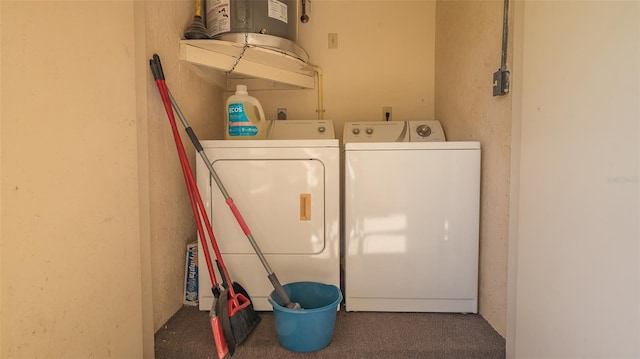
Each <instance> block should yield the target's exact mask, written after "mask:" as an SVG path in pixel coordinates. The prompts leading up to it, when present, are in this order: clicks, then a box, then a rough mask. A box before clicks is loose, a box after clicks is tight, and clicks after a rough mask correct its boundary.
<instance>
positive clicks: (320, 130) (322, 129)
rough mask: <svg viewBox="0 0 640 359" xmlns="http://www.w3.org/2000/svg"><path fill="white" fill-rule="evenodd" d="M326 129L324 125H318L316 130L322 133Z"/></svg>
mask: <svg viewBox="0 0 640 359" xmlns="http://www.w3.org/2000/svg"><path fill="white" fill-rule="evenodd" d="M326 130H327V129H326V127H324V126H320V127H318V132H320V133H324V131H326Z"/></svg>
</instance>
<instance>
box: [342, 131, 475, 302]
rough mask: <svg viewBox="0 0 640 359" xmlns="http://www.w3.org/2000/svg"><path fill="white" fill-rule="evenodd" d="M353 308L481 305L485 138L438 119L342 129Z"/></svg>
mask: <svg viewBox="0 0 640 359" xmlns="http://www.w3.org/2000/svg"><path fill="white" fill-rule="evenodd" d="M343 140H344V157H345V159H344V166H345V167H344V176H345V178H344V183H345V184H344V186H345V188H344V240H345V244H344V246H345V254H344V256H345V287H344V292H345V304H346V309H347V311H385V312H462V313H477V311H478V252H479V242H478V238H479V203H480V144H479V142H447V141H445V136H444V132H443V131H442V127H441V125H440V123H439V122H438V121H407V122H403V121H397V122H396V121H390V122H381V121H379V122H350V123H349V122H348V123H346V124H345V127H344V136H343Z"/></svg>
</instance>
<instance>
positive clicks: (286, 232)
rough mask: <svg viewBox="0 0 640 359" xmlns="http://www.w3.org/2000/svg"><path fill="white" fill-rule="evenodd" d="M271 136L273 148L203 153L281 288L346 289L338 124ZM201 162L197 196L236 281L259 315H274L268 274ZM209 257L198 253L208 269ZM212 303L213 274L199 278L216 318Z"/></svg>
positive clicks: (280, 130) (272, 130)
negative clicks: (318, 285)
mask: <svg viewBox="0 0 640 359" xmlns="http://www.w3.org/2000/svg"><path fill="white" fill-rule="evenodd" d="M267 133H268V135H267V138H270V139H267V140H210V141H202V147H203V149H204V151H205V153H206V155H207V157H208V158H209V160H210V161H211V162H212V164H213V168H214V169H215V170H216V173H217V175H218V176H219V177H220V180H221V181H222V183H223V184H224V186H225V188H226V189H227V192H228V193H229V196H230V197H231V198H233V200H234V203H235V205H236V206H237V208H238V210H239V211H240V213H241V214H242V216H243V218H244V220H245V222H246V223H247V225H248V227H249V229H250V230H251V233H252V235H253V237H254V238H255V240H256V242H257V244H258V246H259V247H260V249H261V251H262V252H263V253H264V255H265V258H266V259H267V261H268V263H269V265H270V267H271V269H272V270H273V271H274V272H275V273H276V274H277V276H278V279H279V280H280V282H281V283H282V284H283V285H284V284H286V283H290V282H296V281H315V282H322V283H327V284H333V285H336V286H339V285H340V230H339V228H340V204H339V182H340V175H339V170H340V162H339V161H340V159H339V157H340V150H339V145H338V140H337V139H335V132H334V129H333V124H332V122H331V121H292V120H285V121H273V122H271V123H269V124H268V131H267ZM292 138H293V139H292ZM196 157H197V158H196V178H197V179H196V181H197V184H198V189H199V191H200V194H201V196H202V199H203V202H204V205H205V207H206V210H207V213H208V214H209V219H210V220H211V223H212V228H213V232H214V235H215V237H216V241H217V243H218V246H219V248H220V251H221V253H222V257H223V260H224V262H225V265H226V267H227V269H228V271H229V274H230V276H231V279H232V280H233V281H236V282H238V283H240V284H241V285H242V286H243V287H244V288H245V289H246V290H247V292H248V293H249V295H250V296H251V300H252V303H253V306H254V308H255V309H256V310H258V311H268V310H272V307H271V305H270V304H269V303H268V301H267V297H268V296H269V294H270V293H271V291H272V290H273V286H272V285H271V282H270V281H269V279H268V278H267V272H266V270H265V268H264V267H263V265H262V263H261V262H260V260H259V258H258V256H257V255H256V252H255V251H254V249H253V247H252V246H251V244H250V242H249V240H248V239H247V237H246V235H245V234H244V232H243V231H242V229H241V228H240V226H239V225H238V223H237V221H236V219H235V217H234V216H233V214H232V213H231V210H230V209H229V207H228V205H227V204H226V202H225V200H224V197H223V195H222V193H221V192H220V190H219V189H218V187H217V185H216V184H215V182H214V181H213V180H212V178H211V176H210V173H209V171H208V169H207V167H206V166H205V163H204V162H203V160H202V158H201V157H200V156H196ZM198 243H199V244H200V241H198ZM202 253H203V251H202V249H201V248H200V247H199V250H198V257H199V263H201V265H200V267H201V268H204V263H206V262H205V259H204V255H203V254H202ZM210 253H211V254H212V255H213V253H214V252H213V249H212V248H210ZM212 259H214V258H212ZM216 272H217V271H216ZM217 275H219V274H217ZM218 279H220V278H218ZM212 302H213V294H212V293H211V279H210V278H209V273H208V272H207V271H206V270H200V271H199V308H200V310H210V309H211V304H212Z"/></svg>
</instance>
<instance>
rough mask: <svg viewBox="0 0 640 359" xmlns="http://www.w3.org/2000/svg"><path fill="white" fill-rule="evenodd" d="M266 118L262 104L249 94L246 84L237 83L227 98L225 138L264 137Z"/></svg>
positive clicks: (261, 138)
mask: <svg viewBox="0 0 640 359" xmlns="http://www.w3.org/2000/svg"><path fill="white" fill-rule="evenodd" d="M266 133H267V128H266V119H265V117H264V111H263V110H262V105H260V102H259V101H258V99H256V98H255V97H251V96H249V93H248V92H247V86H245V85H237V86H236V93H235V94H234V95H231V96H230V97H229V98H228V99H227V126H226V130H225V139H227V140H264V139H266Z"/></svg>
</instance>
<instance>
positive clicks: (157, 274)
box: [145, 1, 224, 330]
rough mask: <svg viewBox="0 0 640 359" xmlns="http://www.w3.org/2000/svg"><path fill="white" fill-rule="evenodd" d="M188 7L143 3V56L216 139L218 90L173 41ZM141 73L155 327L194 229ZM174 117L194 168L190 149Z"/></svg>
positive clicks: (194, 122)
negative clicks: (157, 65) (155, 60)
mask: <svg viewBox="0 0 640 359" xmlns="http://www.w3.org/2000/svg"><path fill="white" fill-rule="evenodd" d="M194 11H195V3H194V2H193V1H149V2H146V12H145V15H146V49H147V59H148V58H150V57H151V56H153V54H154V53H157V54H158V55H160V58H161V60H162V65H163V68H164V73H165V76H166V79H167V84H168V86H169V89H170V91H171V93H172V94H173V96H174V97H175V99H176V102H177V103H178V105H179V106H180V109H181V110H182V112H183V113H184V115H185V117H186V119H187V121H188V122H189V124H190V125H191V127H192V128H193V129H194V131H195V132H196V134H197V135H198V137H199V138H200V139H213V138H222V133H223V132H222V126H223V124H224V121H222V119H221V118H220V116H216V114H222V113H223V102H222V91H221V90H220V89H217V88H216V87H215V86H212V85H211V84H209V83H207V82H206V81H204V80H203V79H202V77H200V76H198V75H197V74H196V73H195V72H194V70H193V69H192V68H191V65H189V64H187V63H184V62H182V61H180V60H179V59H178V43H179V41H180V39H181V37H182V34H183V32H184V30H185V29H186V27H187V26H188V25H189V24H191V22H192V20H193V15H194ZM147 62H148V60H147ZM147 71H148V76H147V96H148V108H147V110H148V144H149V146H148V156H149V159H148V160H149V162H148V163H149V167H148V173H149V176H148V177H149V179H148V189H149V201H150V203H149V205H150V211H149V218H150V222H149V228H150V237H151V243H150V250H151V270H152V292H153V327H154V330H157V329H159V328H160V326H162V325H163V324H164V323H165V322H166V321H167V320H168V319H169V318H170V317H171V316H172V315H173V314H174V313H175V312H176V311H177V310H178V309H179V308H180V307H181V306H182V294H183V289H182V285H183V282H184V260H185V259H184V253H185V250H186V243H188V242H190V241H192V240H195V238H196V236H195V233H196V227H195V222H194V219H193V214H192V212H191V205H190V204H189V196H188V193H187V190H186V187H185V182H184V177H183V175H182V170H181V168H180V160H179V159H178V155H177V151H176V147H175V142H174V139H173V135H172V132H171V128H170V126H169V121H168V118H167V115H166V112H165V110H164V107H163V104H162V100H161V98H160V94H159V93H158V89H157V87H156V84H155V82H154V81H153V76H152V74H151V71H150V70H149V69H148V66H147ZM176 121H178V128H180V132H181V135H182V139H183V144H184V147H185V149H186V150H187V154H188V156H189V159H190V162H191V166H192V168H194V171H195V167H194V161H195V151H194V149H193V146H192V145H191V142H190V141H189V140H188V137H186V134H185V133H184V130H183V129H182V125H181V123H180V121H179V120H178V119H177V118H176ZM194 173H195V172H194ZM203 290H206V289H205V288H203Z"/></svg>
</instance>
